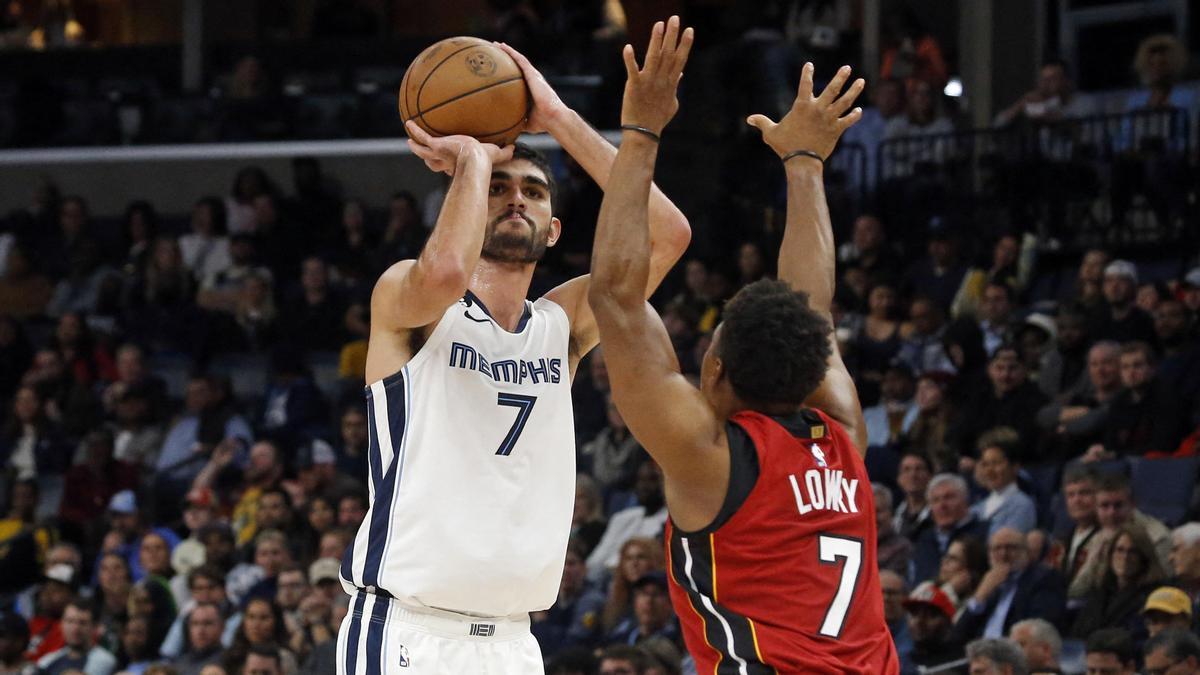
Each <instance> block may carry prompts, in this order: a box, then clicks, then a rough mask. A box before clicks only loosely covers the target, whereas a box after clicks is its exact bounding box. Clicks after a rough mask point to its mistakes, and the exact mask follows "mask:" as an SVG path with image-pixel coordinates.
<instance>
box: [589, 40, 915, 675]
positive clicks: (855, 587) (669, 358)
mask: <svg viewBox="0 0 1200 675" xmlns="http://www.w3.org/2000/svg"><path fill="white" fill-rule="evenodd" d="M647 54H648V55H647V58H646V64H645V66H644V68H643V69H642V70H640V71H639V70H638V68H637V65H636V63H635V62H634V61H633V57H632V53H631V52H630V50H628V48H627V49H626V53H625V63H626V69H627V71H628V76H629V79H628V82H627V84H626V86H625V99H624V106H623V109H622V112H621V123H622V127H623V129H625V132H624V135H623V138H622V142H621V149H620V152H619V153H618V155H617V159H616V163H615V164H614V165H613V169H612V179H611V182H610V184H609V189H608V190H607V191H606V192H605V195H604V201H603V204H602V206H601V209H600V219H599V224H598V226H597V230H596V243H595V247H594V249H593V251H594V252H593V258H592V285H591V288H590V290H589V294H588V299H589V301H590V302H591V305H592V309H593V311H594V312H595V315H596V321H597V323H598V324H599V329H600V342H601V344H603V345H604V355H605V361H606V363H607V365H608V373H609V379H610V381H611V386H612V396H613V400H614V402H615V403H616V405H617V408H618V409H619V410H620V411H621V415H622V416H623V417H624V418H625V421H626V423H627V424H628V425H629V428H630V429H631V430H632V431H633V434H634V435H635V436H636V437H637V439H638V440H639V441H640V442H641V443H642V445H643V446H645V448H646V449H647V450H648V451H649V452H650V454H651V455H652V456H653V457H654V458H655V460H657V461H658V463H659V464H660V465H661V466H662V469H663V473H664V477H665V491H666V496H667V507H668V510H669V511H670V515H671V518H670V522H669V523H668V525H667V534H668V540H669V544H668V550H667V554H668V560H669V572H670V574H669V576H670V584H671V599H672V601H673V602H674V605H675V609H676V612H677V613H678V614H679V617H680V620H681V622H682V624H683V631H684V638H685V640H686V641H687V646H688V650H689V651H690V652H691V654H692V656H693V658H694V659H695V661H696V666H697V671H698V672H700V673H716V674H718V675H720V674H723V673H731V674H732V673H739V674H740V675H756V674H760V673H830V674H832V673H837V674H838V675H843V674H845V673H861V674H863V675H866V674H868V673H869V674H870V675H881V674H883V675H890V674H894V673H897V672H898V671H899V663H898V661H897V657H896V651H895V648H894V646H893V644H892V639H891V636H890V634H889V633H888V630H887V626H886V624H885V622H884V618H883V601H882V594H881V592H880V586H879V572H878V567H877V562H876V553H875V507H874V504H873V502H872V494H871V485H870V480H869V479H868V477H867V472H866V469H865V468H864V466H863V461H862V454H863V451H864V448H865V446H866V429H865V425H864V423H863V416H862V408H861V406H860V404H859V402H858V394H857V393H856V391H855V389H854V383H853V382H852V381H851V379H850V376H849V374H848V373H847V371H846V367H845V365H844V364H843V363H842V359H841V356H840V355H839V354H838V351H837V346H836V343H835V342H834V340H833V336H832V331H831V326H830V323H831V322H830V302H831V300H832V297H833V290H834V243H833V233H832V231H831V228H830V224H829V212H828V208H827V206H826V203H825V195H824V189H823V186H822V168H823V164H824V161H823V160H824V159H825V158H826V157H828V156H829V154H830V152H832V151H833V148H834V145H835V144H836V143H837V140H838V138H839V137H840V136H841V134H842V132H844V131H845V130H846V129H847V128H849V127H850V126H851V125H852V124H854V123H855V122H856V121H858V119H859V118H860V117H861V111H860V110H859V109H854V110H853V111H851V110H850V108H851V106H852V105H853V103H854V100H855V99H856V98H857V96H858V95H859V93H860V92H862V88H863V81H862V80H861V79H860V80H856V81H855V82H854V83H853V84H852V85H851V86H850V88H849V89H848V90H847V91H846V93H845V94H841V95H840V96H839V94H840V93H841V91H842V89H843V87H844V86H845V84H846V82H847V80H848V78H849V77H850V69H849V68H848V67H843V68H842V69H841V70H839V71H838V72H837V74H836V75H835V76H834V78H833V80H832V81H831V82H830V84H829V86H828V87H827V88H826V89H825V91H824V92H822V93H821V94H820V95H819V96H814V95H813V83H812V78H813V68H812V65H811V64H808V65H805V67H804V71H803V74H802V78H801V82H800V91H799V96H798V97H797V99H796V102H795V104H794V105H793V106H792V109H791V111H790V112H788V114H787V115H786V116H785V117H784V118H783V120H782V121H781V122H780V123H779V124H774V123H772V122H771V121H770V120H768V119H767V118H765V117H763V116H761V115H755V116H752V117H751V118H750V119H749V120H748V122H749V123H750V124H751V125H752V126H754V127H756V128H758V129H759V130H761V131H762V132H763V138H764V140H765V141H766V143H767V144H768V145H769V146H770V147H771V148H772V149H773V150H774V151H775V152H776V153H778V154H779V156H780V157H781V158H782V159H783V164H784V169H785V171H786V173H787V179H788V207H787V227H786V230H785V232H784V237H783V244H782V249H781V251H780V255H779V281H769V280H768V281H760V282H757V283H754V284H751V285H749V286H747V287H745V288H744V289H742V290H741V291H740V292H739V293H738V294H737V295H736V296H735V297H734V298H733V299H732V300H730V302H729V304H728V305H727V306H726V308H725V313H724V320H723V322H722V324H721V325H720V326H719V327H718V328H717V331H716V332H715V334H714V335H713V343H712V347H711V348H710V349H709V351H708V353H707V354H706V355H705V357H704V363H703V365H702V367H701V374H700V379H701V387H700V389H696V388H695V387H693V386H692V385H691V384H689V383H688V381H687V380H685V379H684V377H683V376H682V375H681V374H680V372H679V364H678V362H677V361H676V358H675V353H674V351H673V349H672V347H671V341H670V339H668V337H667V332H666V329H665V328H664V327H663V323H662V321H661V319H659V317H658V315H657V314H656V313H655V311H654V309H653V308H652V307H650V306H649V305H648V304H647V303H646V302H645V300H644V295H643V293H642V291H643V289H644V288H645V287H646V279H647V274H648V272H649V265H648V262H649V251H650V239H649V234H648V228H647V225H646V222H647V221H646V216H647V210H646V201H647V196H648V194H649V192H648V191H649V189H650V182H651V178H652V176H653V173H654V163H655V156H656V153H657V146H658V143H657V138H656V135H657V134H659V132H661V131H662V129H663V127H664V126H666V124H667V122H668V121H669V120H670V119H671V117H672V116H673V115H674V113H675V110H676V108H677V107H678V106H677V104H676V102H675V84H676V82H677V81H678V76H677V75H676V74H675V72H676V71H674V70H672V68H673V67H674V65H677V64H678V60H679V56H678V51H677V49H676V47H675V36H674V35H673V34H671V32H668V34H667V35H666V39H663V37H662V36H660V35H659V34H658V33H655V35H654V38H653V39H652V41H651V45H650V49H649V51H648V52H647ZM680 67H682V66H680ZM631 127H640V129H638V128H631ZM647 131H648V132H649V133H647ZM797 151H799V152H797Z"/></svg>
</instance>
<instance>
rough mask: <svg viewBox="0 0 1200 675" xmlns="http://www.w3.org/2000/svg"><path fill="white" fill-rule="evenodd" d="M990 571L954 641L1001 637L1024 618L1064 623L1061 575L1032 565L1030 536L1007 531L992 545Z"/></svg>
mask: <svg viewBox="0 0 1200 675" xmlns="http://www.w3.org/2000/svg"><path fill="white" fill-rule="evenodd" d="M988 559H989V561H990V563H991V567H990V568H989V569H988V572H987V574H985V575H984V576H983V580H981V581H980V582H979V586H978V587H977V588H976V589H975V593H974V594H972V596H971V598H970V599H968V600H967V602H966V605H965V609H964V611H963V613H962V614H961V615H960V616H959V617H958V620H957V621H956V622H955V623H954V631H953V639H954V640H956V641H958V642H960V643H961V642H966V641H968V640H970V639H972V638H974V637H978V636H983V637H1000V636H1003V635H1004V634H1005V633H1007V632H1008V630H1009V629H1010V628H1011V627H1012V625H1013V624H1014V623H1016V622H1018V621H1021V620H1022V619H1030V618H1035V617H1036V618H1041V619H1045V620H1047V621H1049V622H1050V623H1052V624H1056V625H1057V624H1059V623H1060V622H1061V621H1062V619H1063V616H1064V614H1065V611H1066V586H1065V584H1064V583H1063V579H1062V575H1060V574H1059V573H1058V572H1056V571H1055V570H1053V569H1050V568H1048V567H1045V566H1043V565H1041V564H1040V563H1037V562H1034V561H1031V560H1030V553H1029V545H1028V543H1027V542H1026V539H1025V535H1023V534H1021V533H1020V532H1018V531H1017V530H1014V529H1012V528H1007V527H1006V528H1002V529H1000V530H998V531H997V532H996V533H995V534H993V535H992V536H991V538H990V539H989V540H988Z"/></svg>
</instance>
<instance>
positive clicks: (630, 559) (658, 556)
mask: <svg viewBox="0 0 1200 675" xmlns="http://www.w3.org/2000/svg"><path fill="white" fill-rule="evenodd" d="M663 565H664V563H663V545H662V543H661V542H659V541H657V540H655V539H649V538H647V537H633V538H632V539H629V540H628V541H626V542H625V544H624V545H622V546H621V557H620V559H619V562H618V563H617V567H616V569H614V570H613V576H612V583H611V584H610V585H609V589H608V601H607V602H606V603H604V611H603V612H601V614H600V621H601V624H602V626H603V630H602V631H601V632H602V633H604V634H607V633H608V632H609V631H611V630H612V629H613V628H614V627H615V626H616V625H617V624H618V623H621V621H622V620H623V619H625V618H626V617H628V616H630V615H631V613H632V612H633V602H632V593H631V592H630V591H631V589H632V588H633V584H634V583H636V582H637V580H638V579H640V578H642V576H644V575H646V574H648V573H650V572H659V571H662V569H663Z"/></svg>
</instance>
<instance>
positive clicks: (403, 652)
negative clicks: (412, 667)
mask: <svg viewBox="0 0 1200 675" xmlns="http://www.w3.org/2000/svg"><path fill="white" fill-rule="evenodd" d="M410 663H412V661H409V660H408V650H407V649H405V648H404V645H400V667H401V668H407V667H408V665H409V664H410Z"/></svg>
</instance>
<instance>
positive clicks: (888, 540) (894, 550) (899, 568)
mask: <svg viewBox="0 0 1200 675" xmlns="http://www.w3.org/2000/svg"><path fill="white" fill-rule="evenodd" d="M871 492H872V493H873V494H874V495H875V522H876V528H875V535H876V542H877V544H876V547H875V550H876V558H877V560H878V561H879V569H881V570H891V571H893V572H895V573H896V574H908V567H909V563H910V562H911V559H912V541H910V540H908V539H905V538H904V537H902V536H900V534H899V533H898V532H896V530H895V529H894V528H893V526H892V515H893V514H892V491H891V490H890V489H888V488H887V487H886V486H884V485H882V484H880V483H871Z"/></svg>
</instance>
